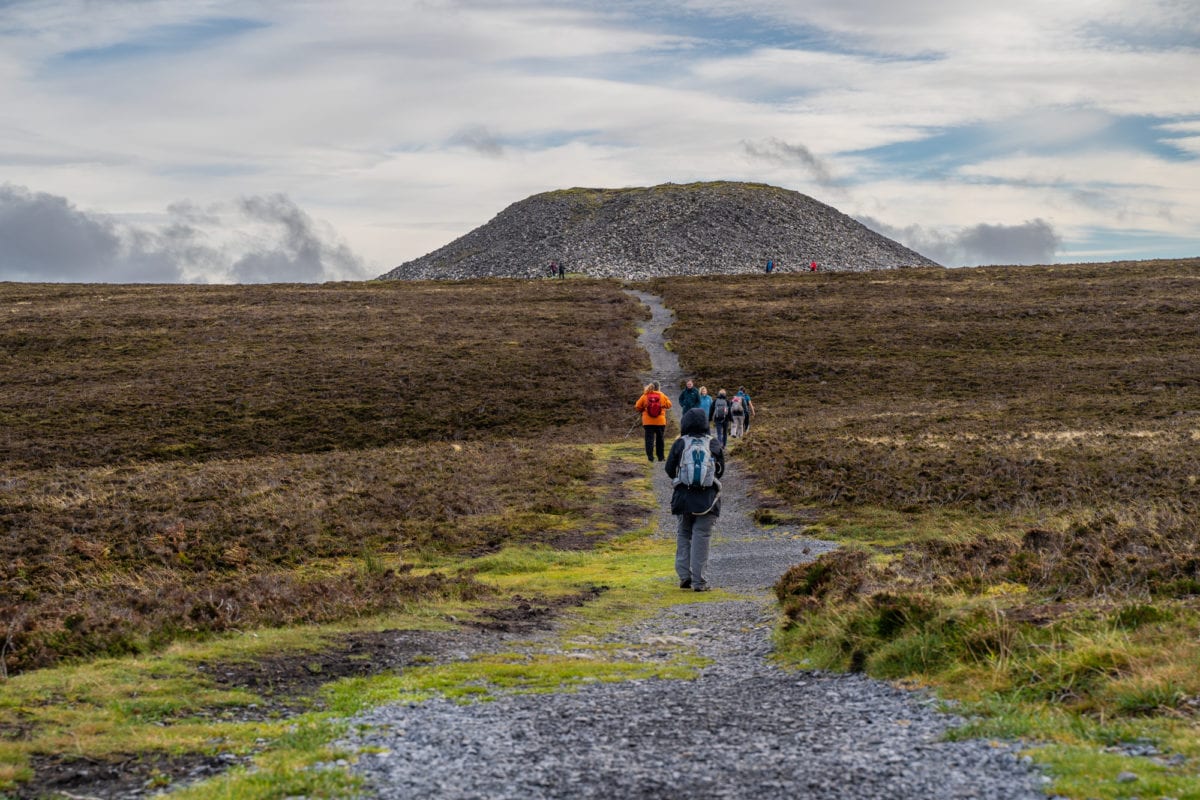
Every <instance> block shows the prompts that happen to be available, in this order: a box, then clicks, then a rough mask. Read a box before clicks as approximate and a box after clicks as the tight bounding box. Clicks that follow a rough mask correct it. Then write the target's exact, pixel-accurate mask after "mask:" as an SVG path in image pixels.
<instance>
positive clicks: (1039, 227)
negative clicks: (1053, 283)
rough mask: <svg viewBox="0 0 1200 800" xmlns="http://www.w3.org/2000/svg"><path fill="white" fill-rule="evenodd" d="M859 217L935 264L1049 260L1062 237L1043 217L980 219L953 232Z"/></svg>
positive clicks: (1039, 261)
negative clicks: (1000, 221)
mask: <svg viewBox="0 0 1200 800" xmlns="http://www.w3.org/2000/svg"><path fill="white" fill-rule="evenodd" d="M860 221H861V222H862V223H863V224H864V225H866V226H867V227H868V228H870V229H871V230H873V231H876V232H878V233H882V234H883V235H884V236H887V237H890V238H892V239H895V240H896V241H898V242H900V243H901V244H903V245H905V246H906V247H909V248H911V249H913V250H916V251H917V252H918V253H920V254H921V255H923V256H927V257H929V258H932V259H933V260H934V261H936V262H938V263H939V264H945V265H946V266H951V267H957V266H964V267H974V266H980V265H984V264H1049V263H1051V262H1053V260H1054V256H1055V254H1056V253H1057V252H1058V248H1059V247H1060V246H1061V244H1062V237H1060V236H1059V235H1058V233H1057V231H1055V230H1054V226H1053V225H1051V224H1050V223H1049V222H1046V221H1045V220H1043V219H1035V220H1029V221H1027V222H1023V223H1021V224H1020V225H988V224H984V223H980V224H978V225H972V226H971V227H969V228H963V229H961V230H956V231H953V232H945V231H939V230H931V229H927V228H923V227H921V226H920V225H909V226H908V227H906V228H896V227H893V226H891V225H887V224H885V223H882V222H880V221H879V220H877V219H872V218H870V217H863V218H861V219H860Z"/></svg>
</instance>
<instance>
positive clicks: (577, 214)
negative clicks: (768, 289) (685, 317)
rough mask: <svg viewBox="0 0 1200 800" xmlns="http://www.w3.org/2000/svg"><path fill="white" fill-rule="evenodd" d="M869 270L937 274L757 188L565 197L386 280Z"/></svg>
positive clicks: (917, 259)
mask: <svg viewBox="0 0 1200 800" xmlns="http://www.w3.org/2000/svg"><path fill="white" fill-rule="evenodd" d="M768 259H772V260H773V261H774V264H775V269H776V270H777V271H780V272H797V271H802V270H807V269H808V268H809V265H810V264H811V263H812V262H813V261H816V262H817V264H818V267H819V269H822V270H832V271H855V272H857V271H865V270H874V269H893V268H898V267H921V266H937V265H936V264H935V263H934V262H933V261H930V260H929V259H927V258H925V257H924V256H922V255H920V254H919V253H915V252H913V251H912V250H909V249H908V248H906V247H904V246H903V245H901V244H899V243H898V242H895V241H893V240H891V239H889V238H887V237H886V236H883V235H881V234H878V233H876V232H874V231H872V230H870V229H868V228H867V227H865V226H864V225H862V224H861V223H859V222H858V221H856V220H854V219H852V218H851V217H848V216H846V215H845V214H842V213H841V212H839V211H838V210H837V209H835V208H833V207H831V206H828V205H825V204H824V203H821V202H819V201H817V200H814V199H813V198H811V197H808V196H807V195H803V194H800V193H799V192H793V191H789V190H787V189H781V188H779V187H776V186H767V185H765V184H757V183H733V182H724V181H722V182H713V183H693V184H686V185H678V184H663V185H661V186H653V187H649V188H638V189H566V190H561V191H554V192H545V193H543V194H538V195H534V196H533V197H529V198H527V199H525V200H522V201H520V202H518V203H514V204H513V205H511V206H509V207H508V208H506V209H505V210H504V211H502V212H501V213H499V214H497V215H496V217H495V218H494V219H492V220H491V221H490V222H488V223H487V224H485V225H482V226H480V227H478V228H476V229H475V230H473V231H471V232H470V233H467V234H466V235H464V236H462V237H460V238H458V239H456V240H454V241H453V242H450V243H449V244H447V245H446V246H444V247H441V248H439V249H438V250H435V251H433V252H432V253H429V254H427V255H424V256H421V257H420V258H417V259H414V260H412V261H409V262H406V263H404V264H401V265H400V266H398V267H396V268H395V269H393V270H391V271H390V272H388V273H386V274H384V275H382V276H380V277H381V278H384V279H393V278H396V279H408V280H416V279H464V278H482V277H512V278H539V277H547V276H548V275H549V270H548V265H549V263H550V261H551V260H556V261H558V262H560V263H561V264H563V265H564V266H565V267H566V269H567V271H568V273H577V274H583V275H588V276H591V277H600V278H622V279H627V280H643V279H648V278H654V277H659V276H664V275H717V274H738V273H752V272H762V271H763V270H764V268H765V266H766V263H767V260H768Z"/></svg>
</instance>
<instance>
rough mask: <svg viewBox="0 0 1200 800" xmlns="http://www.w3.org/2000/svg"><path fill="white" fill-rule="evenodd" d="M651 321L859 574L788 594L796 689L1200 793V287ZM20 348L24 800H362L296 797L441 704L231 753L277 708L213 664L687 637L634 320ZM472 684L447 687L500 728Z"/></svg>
mask: <svg viewBox="0 0 1200 800" xmlns="http://www.w3.org/2000/svg"><path fill="white" fill-rule="evenodd" d="M642 286H643V288H648V289H649V290H650V291H653V292H655V293H657V294H660V295H661V296H662V297H663V298H664V300H665V302H666V305H667V306H669V307H670V308H672V309H674V311H675V312H676V315H677V322H676V324H675V325H674V326H673V327H672V328H671V329H670V331H669V336H670V337H671V341H672V347H673V349H674V350H675V351H676V352H678V353H679V355H680V358H681V361H682V363H683V364H684V366H685V367H686V368H687V369H688V370H689V372H691V373H692V374H694V375H695V376H697V377H698V378H699V379H700V380H701V382H702V383H704V384H706V385H707V386H708V387H709V388H710V389H713V390H715V389H716V388H718V387H722V386H723V387H725V388H730V389H734V388H736V387H737V386H739V385H744V386H746V387H747V388H748V389H749V390H750V392H751V394H752V395H753V397H754V402H755V406H756V408H757V411H758V416H757V418H756V421H755V425H754V426H753V429H752V433H751V435H750V436H748V437H746V438H745V439H744V440H742V441H740V442H738V443H737V446H736V448H735V454H736V456H737V457H738V458H740V459H743V460H744V462H745V463H746V465H747V466H748V467H749V468H750V469H751V470H752V472H753V473H754V475H755V477H756V480H757V482H758V488H759V490H760V508H759V511H758V514H757V516H758V519H759V521H760V522H761V523H762V524H764V525H771V524H774V523H778V522H785V521H789V520H792V519H797V518H800V517H803V518H804V519H814V518H815V519H817V520H818V521H817V522H816V523H815V524H813V525H811V526H810V528H809V532H810V533H812V534H814V535H817V536H820V537H822V538H828V539H833V540H835V541H837V542H839V543H840V544H841V547H840V548H839V549H838V550H837V551H836V552H835V553H833V554H831V555H828V556H825V557H822V558H821V559H819V560H818V561H816V562H815V563H813V564H811V565H803V566H797V567H796V568H794V569H793V570H792V571H791V572H789V573H788V575H786V576H785V577H784V579H783V580H781V581H780V583H779V585H778V586H777V587H776V591H777V594H778V596H779V599H780V603H781V609H782V614H781V633H780V648H781V657H782V658H784V659H786V660H789V661H791V662H792V663H795V664H797V665H801V666H808V667H823V668H833V669H851V670H861V671H865V672H867V673H868V674H871V675H874V676H877V677H883V678H888V679H893V680H902V681H907V682H910V683H912V684H914V685H925V686H931V687H934V688H935V689H936V690H937V691H939V692H940V693H941V694H942V696H943V697H945V698H947V699H948V700H949V701H953V702H955V703H958V704H960V708H964V709H967V710H968V711H969V713H970V715H971V718H972V723H971V725H970V726H968V727H967V728H966V729H964V732H963V734H962V735H995V736H1023V737H1028V738H1029V739H1030V741H1034V742H1040V743H1043V745H1044V746H1043V747H1042V749H1040V750H1038V751H1037V752H1036V757H1037V758H1039V759H1040V760H1041V761H1043V762H1044V763H1046V764H1049V765H1050V766H1051V767H1052V768H1053V769H1054V770H1056V774H1057V775H1058V782H1057V783H1056V784H1055V786H1054V789H1055V791H1057V792H1059V793H1060V794H1063V795H1065V796H1078V797H1118V796H1130V795H1131V793H1133V792H1135V791H1136V792H1141V793H1142V794H1143V795H1144V796H1153V795H1151V794H1150V793H1151V792H1153V791H1156V790H1157V791H1159V794H1161V795H1163V796H1187V795H1188V792H1190V791H1200V785H1198V782H1197V781H1196V779H1195V777H1194V773H1195V770H1194V769H1193V768H1192V767H1191V765H1192V764H1194V763H1196V762H1195V761H1194V759H1197V758H1200V735H1197V734H1198V731H1197V724H1196V719H1197V714H1200V678H1197V673H1198V671H1197V670H1196V669H1195V665H1196V664H1197V663H1198V662H1200V645H1197V644H1196V642H1197V641H1200V610H1198V608H1197V606H1198V605H1200V599H1198V595H1200V544H1198V543H1197V533H1198V531H1197V526H1198V523H1197V511H1198V509H1197V506H1198V505H1200V485H1198V481H1200V369H1198V368H1197V366H1196V365H1198V364H1200V352H1198V351H1200V340H1198V338H1197V336H1196V331H1197V330H1198V329H1200V261H1197V260H1191V261H1157V262H1136V263H1120V264H1103V265H1062V266H1054V267H1005V268H999V267H997V268H980V269H970V270H942V269H920V270H903V271H881V272H869V273H850V274H847V273H818V274H814V275H807V274H798V275H778V274H777V275H772V276H765V275H753V276H740V277H729V276H722V277H695V278H670V279H660V280H656V281H652V282H649V283H648V284H642ZM0 313H3V314H4V315H5V325H4V327H3V329H2V330H0V387H2V388H0V454H2V458H0V586H2V588H0V640H2V642H0V660H2V661H3V665H4V666H3V673H4V675H5V676H6V677H5V678H3V679H0V680H3V681H4V682H3V683H0V734H2V737H0V792H3V791H5V790H6V789H11V790H13V791H25V790H21V789H18V788H14V787H21V786H26V787H28V786H31V785H34V784H31V783H30V781H31V780H34V779H35V778H36V777H38V776H42V775H43V774H45V773H46V769H47V764H58V765H62V764H64V763H65V764H68V765H69V764H70V763H73V762H72V759H81V758H85V759H92V760H100V761H103V760H106V759H108V760H112V759H115V758H125V759H128V758H129V757H130V755H131V754H135V755H136V754H156V756H157V757H163V758H165V757H168V756H170V757H172V758H176V757H182V756H183V755H186V754H196V753H202V754H206V755H208V756H212V755H213V754H214V753H217V752H232V753H236V754H238V756H239V757H240V758H246V759H250V758H255V759H257V761H256V763H257V765H258V770H257V771H256V772H255V773H254V775H255V776H256V777H250V775H249V773H247V774H245V775H243V776H242V778H241V779H240V780H241V781H242V782H241V783H237V784H236V787H237V788H236V789H227V790H224V791H227V792H233V794H228V796H245V797H251V796H259V797H276V796H287V795H288V794H301V793H304V794H309V795H310V796H338V792H339V791H343V790H344V789H345V786H346V784H345V783H344V781H345V780H346V779H345V778H344V777H343V778H339V777H338V776H337V775H336V771H326V772H321V773H319V774H315V773H304V774H297V773H296V770H295V769H293V767H294V766H295V765H296V764H297V763H312V762H313V761H317V760H320V759H322V758H327V757H328V754H327V753H326V751H325V750H324V749H323V748H324V746H325V744H326V743H327V742H328V741H330V740H331V739H332V738H333V736H334V733H331V731H332V730H334V729H333V728H331V727H330V725H333V723H331V722H330V721H329V720H330V719H332V718H333V717H332V716H321V714H327V715H336V713H337V712H339V711H345V710H346V709H347V708H357V707H360V706H361V705H362V704H363V703H366V702H375V701H381V700H384V699H391V698H394V697H396V696H399V695H402V694H403V693H404V692H412V691H414V688H413V686H412V685H411V684H405V685H404V688H403V691H401V690H400V689H398V688H397V687H396V686H395V685H392V684H385V685H379V684H370V685H365V684H362V683H352V682H351V683H346V682H345V681H341V682H339V681H335V680H333V677H334V676H332V675H330V676H329V677H330V681H329V686H328V687H326V693H325V694H324V695H321V698H320V700H319V702H318V708H317V710H316V711H313V712H309V716H305V717H296V716H294V715H292V716H286V717H281V718H280V719H277V720H276V719H272V720H263V719H251V718H250V717H253V716H254V715H253V714H249V715H247V714H245V713H242V712H240V711H239V712H237V713H235V714H234V717H235V718H234V719H233V720H229V719H226V718H223V717H221V714H219V713H217V712H216V711H215V710H222V709H223V710H225V711H228V710H229V709H246V708H248V707H250V706H252V705H253V706H254V707H255V708H258V707H259V706H260V705H265V704H266V701H265V700H264V698H263V696H262V693H261V692H255V691H249V690H246V689H244V688H243V689H241V690H237V691H234V690H231V688H230V687H228V686H218V685H214V684H213V683H212V682H211V681H210V680H209V679H208V678H207V677H206V676H205V675H204V674H202V671H198V665H204V664H211V663H213V662H214V661H215V660H217V661H228V662H233V661H239V660H240V661H246V660H250V661H254V660H255V659H258V660H262V659H263V658H265V657H266V656H267V655H271V656H274V655H277V654H278V653H281V652H290V651H303V652H306V653H312V652H314V651H315V650H319V649H320V647H321V646H322V642H325V643H328V641H329V639H328V637H329V636H330V635H334V634H338V635H341V634H344V633H345V632H346V631H347V630H362V629H363V628H364V626H365V627H367V628H372V629H385V628H387V629H394V628H396V627H404V626H411V627H413V628H414V629H415V628H419V627H422V626H425V627H438V628H445V627H455V626H457V625H459V624H461V623H463V622H465V621H468V620H471V619H472V618H473V617H474V616H476V615H478V614H479V613H482V611H483V610H486V609H492V610H494V609H495V608H496V607H497V606H499V605H505V604H510V605H512V606H513V607H528V605H529V603H530V598H531V597H532V596H533V593H536V594H537V595H538V598H537V599H535V600H534V603H535V604H537V603H538V602H542V601H544V600H545V599H546V598H548V597H551V596H556V595H557V596H563V597H567V596H575V595H579V594H580V593H581V592H586V591H587V590H588V589H589V588H591V589H594V590H595V591H593V592H592V594H591V595H590V596H591V597H594V598H598V599H596V600H595V601H594V602H592V603H590V604H589V608H590V609H591V610H590V611H589V612H587V613H590V614H591V615H592V616H591V617H590V620H591V621H590V622H589V623H588V624H601V623H600V620H602V619H606V618H612V617H615V616H618V615H628V614H631V613H638V611H639V610H645V609H647V608H652V607H654V606H655V604H656V603H662V602H667V601H666V600H663V599H662V597H661V595H662V594H663V592H662V582H661V580H658V581H656V579H654V578H653V577H652V576H653V575H654V574H655V573H658V574H660V575H661V574H666V573H667V572H669V563H670V562H669V554H668V553H667V552H666V551H665V550H664V549H663V548H662V547H661V546H660V545H656V544H654V543H653V542H651V541H650V540H648V539H647V537H646V536H645V533H646V528H645V521H646V515H647V509H648V505H647V502H648V501H647V497H648V492H647V489H646V484H647V481H646V474H645V473H644V470H645V467H644V466H643V465H642V464H641V463H640V459H639V457H638V446H637V443H636V442H635V443H632V444H631V443H630V442H629V440H628V439H626V438H625V435H626V434H627V432H628V430H629V423H630V422H631V421H632V417H631V415H630V414H629V407H630V404H631V403H632V401H633V399H635V397H636V394H637V391H638V385H639V373H640V372H641V371H642V370H644V369H646V368H647V367H648V361H647V359H646V357H645V354H644V353H643V352H642V351H640V350H639V349H638V348H637V347H636V342H635V335H636V327H637V325H638V323H639V321H640V319H641V318H642V315H643V310H642V307H641V306H639V305H638V304H637V303H636V302H634V301H633V300H632V299H630V298H629V296H627V295H626V294H624V293H623V292H622V291H621V286H620V284H618V283H616V282H613V281H593V280H584V279H579V280H567V281H558V282H553V281H549V280H543V281H476V282H457V283H447V282H442V283H407V282H405V283H393V282H371V283H366V284H338V285H327V286H264V287H179V286H174V287H165V286H35V285H15V284H3V285H0ZM615 565H620V566H619V568H618V567H616V566H615ZM599 584H603V585H604V586H605V587H607V588H608V591H601V590H600V589H599V588H597V587H598V586H599ZM339 626H341V627H339ZM206 648H207V649H206ZM588 664H589V666H588V668H589V669H596V668H597V666H596V664H594V663H592V662H588ZM432 667H433V665H431V669H432ZM583 668H584V667H583V666H582V662H579V661H576V662H574V663H573V664H571V665H570V666H563V665H562V664H554V665H547V664H541V663H539V664H536V665H528V664H526V665H524V666H521V667H517V666H514V665H513V664H509V663H504V664H497V663H494V662H491V663H489V664H488V665H487V666H486V668H485V667H480V669H481V670H484V671H485V672H486V674H487V675H488V676H489V677H488V680H491V681H492V682H494V683H498V684H502V683H503V682H504V681H511V682H517V683H521V684H522V685H524V683H528V682H531V681H532V682H535V683H536V682H537V680H545V681H549V682H553V681H559V682H562V681H568V682H569V680H570V679H571V676H572V675H577V674H578V673H579V672H580V670H582V669H583ZM607 668H608V669H610V670H611V671H612V673H613V674H614V675H617V674H618V673H620V669H618V665H617V664H615V663H613V664H611V665H609V666H608V667H607ZM458 669H459V670H460V672H458V673H455V675H456V677H455V678H453V679H451V678H447V677H446V675H445V674H443V673H437V674H434V673H432V672H431V673H430V674H429V676H428V677H429V683H428V685H426V686H424V688H423V689H422V690H423V691H424V690H428V691H434V690H435V688H436V690H437V691H442V692H445V691H449V688H448V687H450V686H451V684H453V685H457V686H459V687H460V688H461V687H462V686H464V685H466V684H471V686H472V689H471V691H477V690H478V683H479V681H480V676H479V675H478V674H474V675H465V674H462V672H461V669H462V668H461V667H458ZM522 670H524V672H522ZM538 670H540V672H538V675H539V676H540V677H538V678H537V679H536V680H535V678H532V677H530V674H529V673H531V672H537V671H538ZM455 681H457V683H455ZM523 682H524V683H523ZM339 687H340V688H339ZM221 713H224V711H222V712H221ZM238 714H241V716H238ZM297 720H299V721H297ZM1139 748H1140V749H1139ZM272 759H275V760H272ZM1139 759H1140V760H1139ZM1170 759H1175V760H1173V761H1172V760H1170ZM1128 769H1137V771H1138V773H1139V774H1140V775H1141V776H1142V779H1141V782H1140V783H1139V784H1138V785H1137V786H1136V787H1131V786H1128V785H1126V784H1123V783H1121V782H1119V781H1117V780H1116V776H1117V775H1118V774H1119V773H1120V772H1121V771H1123V770H1128ZM1189 776H1191V777H1189ZM154 779H155V777H154V776H153V775H151V776H150V778H149V780H154ZM163 780H164V781H165V780H166V778H163ZM339 781H342V782H339ZM35 783H36V781H35ZM164 785H165V784H164ZM231 785H234V784H231ZM185 791H186V790H185ZM200 791H201V793H199V794H195V795H193V796H215V795H212V794H208V795H206V794H204V793H203V790H200ZM210 791H211V790H210Z"/></svg>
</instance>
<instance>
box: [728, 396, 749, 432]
mask: <svg viewBox="0 0 1200 800" xmlns="http://www.w3.org/2000/svg"><path fill="white" fill-rule="evenodd" d="M745 432H746V401H745V400H744V399H743V398H742V395H741V394H735V395H734V396H733V397H731V398H729V435H730V436H732V437H733V438H735V439H736V438H738V437H739V436H741V435H742V434H743V433H745Z"/></svg>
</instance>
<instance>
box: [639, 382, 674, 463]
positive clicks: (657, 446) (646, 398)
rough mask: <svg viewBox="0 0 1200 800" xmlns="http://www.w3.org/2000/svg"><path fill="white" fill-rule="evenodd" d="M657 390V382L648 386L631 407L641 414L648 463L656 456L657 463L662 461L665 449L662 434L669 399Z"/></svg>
mask: <svg viewBox="0 0 1200 800" xmlns="http://www.w3.org/2000/svg"><path fill="white" fill-rule="evenodd" d="M658 389H659V386H658V381H654V382H653V383H650V384H648V385H647V386H646V389H645V390H644V391H643V392H642V396H641V397H639V398H638V401H637V402H636V403H634V405H633V407H634V408H636V409H637V410H638V411H640V412H642V430H644V431H645V433H646V458H647V459H649V460H650V461H653V460H654V456H655V455H656V454H657V455H658V460H659V461H662V460H663V449H664V448H665V447H666V444H665V443H664V442H663V434H665V433H666V431H667V409H668V408H670V407H671V400H670V398H668V397H667V396H666V395H665V394H663V393H662V392H660V391H659V390H658Z"/></svg>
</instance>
